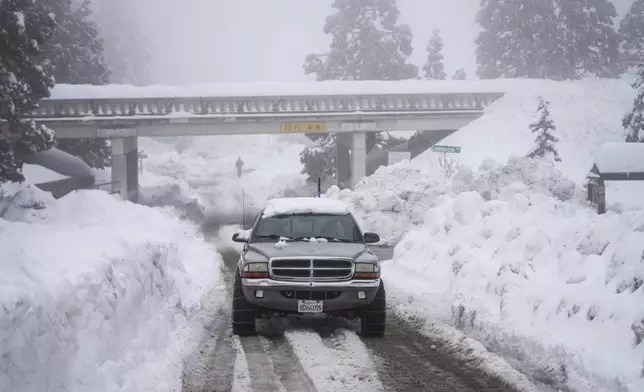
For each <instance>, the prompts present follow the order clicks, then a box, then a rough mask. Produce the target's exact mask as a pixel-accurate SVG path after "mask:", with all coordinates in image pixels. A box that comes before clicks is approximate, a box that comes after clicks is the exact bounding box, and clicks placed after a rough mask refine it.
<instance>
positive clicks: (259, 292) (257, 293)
mask: <svg viewBox="0 0 644 392" xmlns="http://www.w3.org/2000/svg"><path fill="white" fill-rule="evenodd" d="M255 298H264V290H255Z"/></svg>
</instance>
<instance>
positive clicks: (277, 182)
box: [140, 135, 306, 216]
mask: <svg viewBox="0 0 644 392" xmlns="http://www.w3.org/2000/svg"><path fill="white" fill-rule="evenodd" d="M303 138H304V139H305V137H304V136H303V135H289V136H281V135H253V137H250V138H249V137H248V136H246V135H236V136H208V137H195V138H177V139H174V140H173V139H168V140H166V139H145V138H141V141H140V146H141V149H142V150H144V151H145V152H146V153H147V154H148V158H146V159H145V161H144V163H143V165H144V171H145V174H144V177H145V176H146V175H148V174H150V175H152V176H154V177H167V178H168V181H173V182H177V183H180V182H185V183H186V184H188V185H189V186H190V187H191V188H192V189H193V190H194V191H195V192H196V193H198V194H199V195H200V198H202V199H203V207H204V211H205V212H206V214H208V213H209V212H213V211H214V212H218V211H226V212H227V213H231V212H233V211H239V212H241V209H242V208H241V207H242V198H243V200H244V204H245V208H247V209H253V208H254V209H259V208H261V207H262V206H263V204H264V203H265V201H266V200H268V199H269V198H270V197H271V195H274V194H277V193H279V192H281V191H284V190H285V189H289V188H299V187H302V186H304V184H305V176H304V175H303V174H301V173H300V171H301V169H302V165H301V164H300V163H299V154H300V152H301V151H302V149H303V148H304V143H306V141H305V140H303ZM238 157H240V158H241V159H242V160H243V161H244V166H243V172H242V177H241V178H238V177H237V168H236V167H235V162H236V160H237V158H238ZM155 181H156V180H155ZM190 198H192V197H190ZM238 215H239V216H241V215H240V214H238Z"/></svg>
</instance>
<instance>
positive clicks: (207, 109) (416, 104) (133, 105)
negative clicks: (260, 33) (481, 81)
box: [0, 93, 503, 119]
mask: <svg viewBox="0 0 644 392" xmlns="http://www.w3.org/2000/svg"><path fill="white" fill-rule="evenodd" d="M502 96H503V94H502V93H468V94H465V93H453V94H408V95H343V96H309V97H299V96H298V97H295V96H293V97H215V98H207V97H195V98H122V99H87V100H85V99H83V100H58V99H43V100H41V101H40V102H39V107H38V108H36V109H34V110H33V111H32V112H31V115H30V116H29V117H31V118H33V119H39V118H40V119H42V118H82V117H129V116H167V115H172V114H182V115H186V114H188V115H195V116H198V115H240V114H264V113H266V114H271V113H283V114H306V113H311V114H315V113H356V112H365V113H369V112H371V113H374V112H375V113H378V112H427V111H441V112H444V111H450V110H454V111H468V110H471V111H482V110H483V109H485V108H486V107H487V106H489V105H491V104H492V103H493V102H494V101H496V100H497V99H499V98H500V97H502ZM7 110H8V107H7V106H6V105H2V104H0V112H3V111H7Z"/></svg>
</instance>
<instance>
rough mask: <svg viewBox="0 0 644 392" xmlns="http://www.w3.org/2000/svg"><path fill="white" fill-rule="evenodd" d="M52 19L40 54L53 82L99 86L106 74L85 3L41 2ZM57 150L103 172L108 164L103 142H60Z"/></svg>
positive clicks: (99, 42) (108, 154) (100, 46)
mask: <svg viewBox="0 0 644 392" xmlns="http://www.w3.org/2000/svg"><path fill="white" fill-rule="evenodd" d="M43 3H44V5H45V6H46V7H47V8H48V9H49V11H50V12H51V13H53V14H54V15H55V17H56V22H57V28H56V30H55V32H54V35H53V37H52V38H51V39H50V40H48V42H47V44H46V45H44V46H43V55H44V57H45V58H47V59H49V60H50V61H51V62H52V63H53V65H54V72H53V74H54V78H55V79H56V83H68V84H93V85H103V84H107V83H109V81H110V79H109V78H110V71H109V69H108V67H107V64H106V63H105V60H104V58H103V42H102V40H101V39H100V38H99V36H98V29H97V27H96V24H95V23H94V22H93V21H92V20H91V19H90V17H91V15H92V12H91V10H90V8H89V6H90V3H89V1H88V0H82V1H80V3H78V4H77V2H75V1H73V0H43ZM57 147H58V148H60V149H61V150H63V151H66V152H68V153H70V154H72V155H76V156H78V157H80V158H81V159H83V160H84V161H85V162H86V163H87V164H88V165H89V166H91V167H95V168H99V169H103V168H105V167H107V166H110V164H111V149H110V147H109V146H108V144H107V140H106V139H62V140H58V141H57Z"/></svg>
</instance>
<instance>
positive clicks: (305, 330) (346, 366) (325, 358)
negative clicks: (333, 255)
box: [183, 249, 515, 392]
mask: <svg viewBox="0 0 644 392" xmlns="http://www.w3.org/2000/svg"><path fill="white" fill-rule="evenodd" d="M386 252H389V254H390V253H391V250H388V251H387V250H384V249H380V250H379V253H380V254H382V255H383V256H384V255H386V254H387V253H386ZM222 254H223V256H224V261H225V263H224V264H225V265H224V267H223V272H224V274H225V276H226V278H227V281H228V282H230V283H231V286H232V282H233V271H234V267H235V265H236V263H237V260H238V257H239V255H238V254H237V253H236V252H235V251H234V250H227V251H224V252H223V253H222ZM231 291H232V287H229V288H228V295H230V292H231ZM230 302H231V301H229V300H228V301H226V305H225V306H224V307H223V308H221V309H218V310H217V311H216V312H215V317H213V318H212V322H211V324H210V325H209V326H208V332H209V333H208V334H207V336H206V337H205V338H204V340H203V341H202V342H201V344H200V346H199V348H198V349H197V351H196V352H195V353H193V354H192V356H191V358H190V359H189V360H188V362H187V364H186V367H185V371H184V376H183V392H235V391H278V392H291V391H293V392H342V391H351V392H362V391H364V392H367V391H368V392H376V391H401V392H415V391H422V392H484V391H503V392H506V391H507V392H515V390H514V389H513V388H512V387H510V386H509V385H507V384H506V383H504V382H503V381H501V380H499V379H497V378H495V377H493V376H490V375H487V374H486V373H485V372H483V371H482V370H480V369H478V368H477V367H476V364H472V363H467V362H465V360H463V359H461V358H458V357H455V356H453V355H450V353H448V352H447V348H443V347H444V346H443V344H442V342H440V341H432V340H431V339H429V338H427V337H426V336H424V335H422V334H420V333H418V332H417V329H416V328H414V326H413V325H409V324H407V323H406V322H404V321H403V320H400V319H397V318H395V317H390V318H389V320H388V329H387V333H386V334H385V336H384V337H382V338H362V337H360V336H359V335H358V334H356V331H357V330H358V329H357V325H356V323H355V322H353V321H345V320H334V319H316V318H312V319H289V320H279V321H271V322H269V321H264V322H262V324H260V333H259V335H258V336H253V337H243V338H240V337H237V336H233V335H232V333H231V329H230V308H229V306H230Z"/></svg>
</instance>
